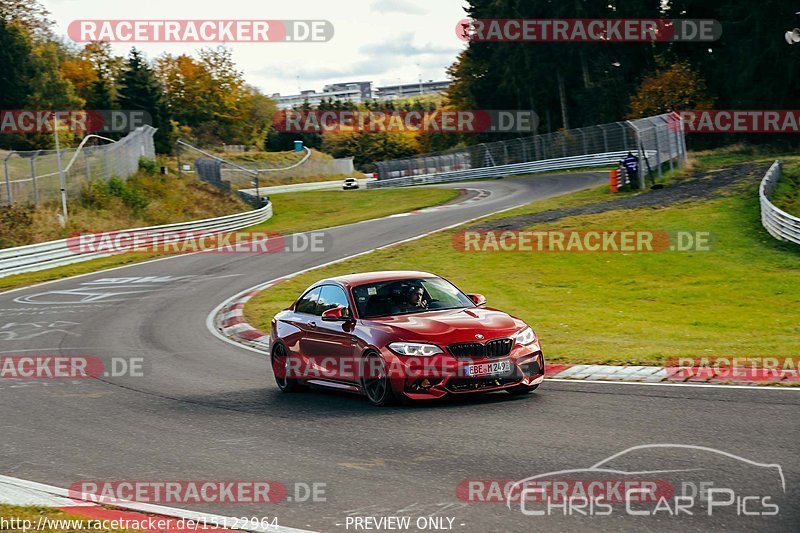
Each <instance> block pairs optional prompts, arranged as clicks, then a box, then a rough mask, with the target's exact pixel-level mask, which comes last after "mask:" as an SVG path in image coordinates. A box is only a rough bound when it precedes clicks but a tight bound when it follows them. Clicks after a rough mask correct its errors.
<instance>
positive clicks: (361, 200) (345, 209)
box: [0, 188, 458, 290]
mask: <svg viewBox="0 0 800 533" xmlns="http://www.w3.org/2000/svg"><path fill="white" fill-rule="evenodd" d="M457 195H458V191H456V190H455V189H439V188H424V189H419V188H415V189H378V190H356V191H307V192H297V193H285V194H274V195H271V196H270V200H271V201H272V202H273V207H274V212H275V215H274V216H273V217H272V218H271V219H270V220H268V221H266V222H264V223H263V224H259V225H257V226H253V227H251V228H249V229H251V230H258V231H270V232H278V233H293V232H298V231H308V230H312V229H321V228H325V227H330V226H337V225H340V224H350V223H352V222H359V221H361V220H368V219H371V218H378V217H382V216H386V215H391V214H394V213H403V212H406V211H413V210H414V209H420V208H423V207H429V206H433V205H438V204H442V203H445V202H448V201H450V200H452V199H453V198H455V197H456V196H457ZM154 257H158V255H156V254H124V255H119V256H113V257H105V258H102V259H95V260H92V261H86V262H83V263H76V264H74V265H67V266H64V267H57V268H51V269H49V270H41V271H38V272H28V273H25V274H17V275H14V276H7V277H4V278H0V290H8V289H13V288H15V287H23V286H27V285H31V284H33V283H39V282H43V281H50V280H54V279H61V278H65V277H69V276H75V275H78V274H85V273H88V272H95V271H97V270H102V269H106V268H112V267H116V266H121V265H125V264H130V263H135V262H139V261H143V260H146V259H152V258H154Z"/></svg>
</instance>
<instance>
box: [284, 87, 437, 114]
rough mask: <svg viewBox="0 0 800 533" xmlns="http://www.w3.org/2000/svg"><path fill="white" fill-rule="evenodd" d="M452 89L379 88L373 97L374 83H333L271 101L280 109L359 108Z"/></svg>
mask: <svg viewBox="0 0 800 533" xmlns="http://www.w3.org/2000/svg"><path fill="white" fill-rule="evenodd" d="M449 86H450V82H449V81H426V82H417V83H402V84H397V85H386V86H383V87H378V88H377V89H376V90H375V91H374V93H373V90H372V82H371V81H353V82H345V83H331V84H329V85H326V86H325V87H323V88H322V91H321V92H317V91H315V90H308V91H301V92H300V94H291V95H286V96H283V95H281V94H280V93H275V94H273V95H272V97H271V98H272V99H273V100H275V101H276V102H277V103H278V109H292V108H298V107H301V106H302V105H303V104H304V103H305V102H308V104H309V105H310V106H312V107H316V106H318V105H319V104H320V103H321V102H322V100H323V99H327V100H339V101H341V102H352V103H354V104H356V105H358V104H360V103H363V102H367V101H378V102H381V101H387V100H397V99H399V98H411V97H414V96H420V95H425V94H441V93H443V92H445V91H446V90H447V88H448V87H449Z"/></svg>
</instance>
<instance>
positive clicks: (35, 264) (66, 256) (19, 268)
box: [0, 203, 272, 278]
mask: <svg viewBox="0 0 800 533" xmlns="http://www.w3.org/2000/svg"><path fill="white" fill-rule="evenodd" d="M271 217H272V204H271V203H267V205H265V206H264V207H262V208H260V209H255V210H253V211H246V212H244V213H236V214H234V215H226V216H224V217H217V218H207V219H203V220H195V221H191V222H178V223H176V224H166V225H164V226H152V227H147V228H133V229H129V230H120V231H119V232H118V233H122V232H124V233H126V234H130V235H131V236H133V235H137V236H139V237H141V238H144V237H148V236H156V235H162V234H166V233H169V232H178V231H201V232H207V233H208V234H218V233H224V232H227V231H235V230H239V229H243V228H246V227H248V226H252V225H254V224H259V223H261V222H264V221H265V220H268V219H270V218H271ZM67 241H68V239H61V240H58V241H50V242H44V243H40V244H29V245H27V246H18V247H16V248H7V249H0V278H2V277H5V276H10V275H12V274H22V273H24V272H35V271H37V270H45V269H47V268H53V267H58V266H64V265H70V264H72V263H79V262H82V261H89V260H91V259H98V258H100V257H108V256H110V255H113V254H109V253H86V254H84V253H77V252H75V251H73V250H70V248H69V246H68V245H67Z"/></svg>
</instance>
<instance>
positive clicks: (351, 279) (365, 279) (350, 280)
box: [319, 270, 439, 287]
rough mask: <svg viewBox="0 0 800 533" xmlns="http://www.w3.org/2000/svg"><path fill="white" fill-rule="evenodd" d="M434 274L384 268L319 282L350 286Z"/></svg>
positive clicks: (432, 276) (432, 275)
mask: <svg viewBox="0 0 800 533" xmlns="http://www.w3.org/2000/svg"><path fill="white" fill-rule="evenodd" d="M438 277H439V276H437V275H436V274H431V273H430V272H421V271H418V270H385V271H380V272H361V273H358V274H346V275H344V276H336V277H334V278H328V279H324V280H321V281H320V282H319V283H320V284H321V283H331V282H333V283H340V284H342V285H347V286H350V287H353V286H356V285H363V284H364V283H380V282H382V281H391V280H400V279H417V278H438Z"/></svg>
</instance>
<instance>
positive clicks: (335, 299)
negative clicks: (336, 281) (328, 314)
mask: <svg viewBox="0 0 800 533" xmlns="http://www.w3.org/2000/svg"><path fill="white" fill-rule="evenodd" d="M334 307H350V304H349V303H348V301H347V295H346V294H345V293H344V290H343V289H342V288H341V287H337V286H336V285H325V286H323V287H322V295H321V296H320V298H319V309H320V312H319V314H322V313H323V312H324V311H327V310H328V309H333V308H334Z"/></svg>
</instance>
